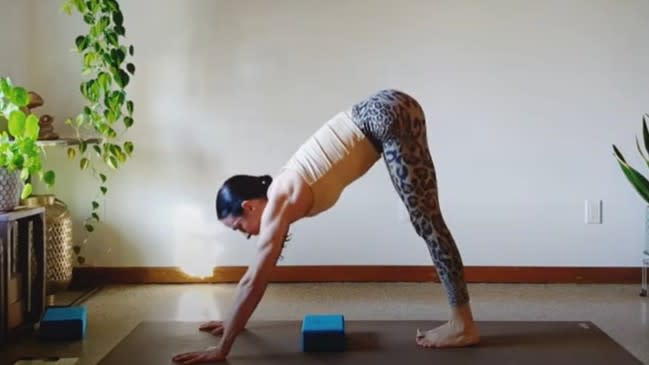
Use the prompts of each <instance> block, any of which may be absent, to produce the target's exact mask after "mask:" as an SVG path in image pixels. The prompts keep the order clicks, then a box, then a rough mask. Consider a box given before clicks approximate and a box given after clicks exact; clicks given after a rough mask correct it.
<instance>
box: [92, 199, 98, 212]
mask: <svg viewBox="0 0 649 365" xmlns="http://www.w3.org/2000/svg"><path fill="white" fill-rule="evenodd" d="M98 208H99V203H98V202H96V201H93V202H92V209H93V210H96V209H98Z"/></svg>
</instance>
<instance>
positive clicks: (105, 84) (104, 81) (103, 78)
mask: <svg viewBox="0 0 649 365" xmlns="http://www.w3.org/2000/svg"><path fill="white" fill-rule="evenodd" d="M97 82H98V83H99V86H100V87H101V88H102V89H104V90H106V89H108V88H109V87H110V84H111V82H112V79H111V78H110V74H109V73H107V72H101V73H99V75H98V76H97Z"/></svg>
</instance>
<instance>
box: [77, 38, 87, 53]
mask: <svg viewBox="0 0 649 365" xmlns="http://www.w3.org/2000/svg"><path fill="white" fill-rule="evenodd" d="M74 44H76V46H77V51H79V52H83V51H85V50H86V48H88V38H86V37H85V36H83V35H80V36H78V37H77V38H76V39H75V40H74Z"/></svg>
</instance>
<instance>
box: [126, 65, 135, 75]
mask: <svg viewBox="0 0 649 365" xmlns="http://www.w3.org/2000/svg"><path fill="white" fill-rule="evenodd" d="M126 70H127V71H128V72H129V73H130V74H131V75H135V65H134V64H132V63H128V64H127V65H126Z"/></svg>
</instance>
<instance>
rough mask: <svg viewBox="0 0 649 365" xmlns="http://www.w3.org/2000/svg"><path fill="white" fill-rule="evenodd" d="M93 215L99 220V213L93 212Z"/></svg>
mask: <svg viewBox="0 0 649 365" xmlns="http://www.w3.org/2000/svg"><path fill="white" fill-rule="evenodd" d="M92 217H93V218H95V220H96V221H97V222H99V214H97V213H94V212H93V213H92Z"/></svg>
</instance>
